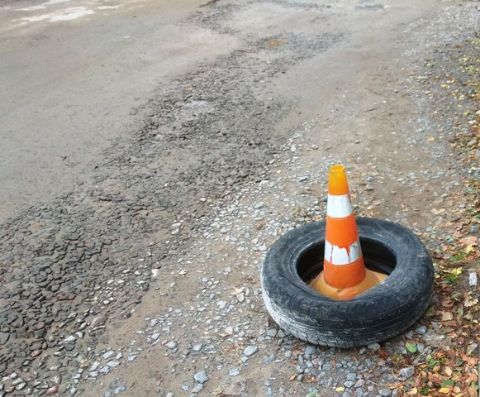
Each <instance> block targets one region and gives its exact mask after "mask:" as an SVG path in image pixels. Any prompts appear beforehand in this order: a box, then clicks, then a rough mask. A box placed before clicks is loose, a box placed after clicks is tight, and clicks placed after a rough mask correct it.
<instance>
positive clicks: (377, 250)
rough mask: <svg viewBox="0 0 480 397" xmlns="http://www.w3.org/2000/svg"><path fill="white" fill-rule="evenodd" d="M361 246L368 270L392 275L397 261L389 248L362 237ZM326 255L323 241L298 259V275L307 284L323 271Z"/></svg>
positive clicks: (311, 247)
mask: <svg viewBox="0 0 480 397" xmlns="http://www.w3.org/2000/svg"><path fill="white" fill-rule="evenodd" d="M360 245H361V247H362V254H363V258H364V260H365V265H366V267H367V268H368V269H370V270H375V271H376V272H380V273H384V274H391V273H392V271H393V269H395V266H396V264H397V259H396V257H395V254H394V253H393V251H392V250H391V249H390V248H389V247H387V246H386V245H385V244H383V243H381V242H379V241H376V240H372V239H369V238H362V237H360ZM324 254H325V240H321V241H319V242H318V243H317V244H314V245H312V246H310V247H309V248H308V249H306V250H305V251H304V252H302V254H301V255H300V257H299V258H298V261H297V266H296V267H297V273H298V275H299V277H300V278H301V279H302V280H303V281H304V282H305V283H307V284H309V283H310V282H311V281H312V280H313V279H314V278H315V277H316V276H317V275H318V274H319V273H320V272H321V271H322V270H323V257H324Z"/></svg>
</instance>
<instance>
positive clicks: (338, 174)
mask: <svg viewBox="0 0 480 397" xmlns="http://www.w3.org/2000/svg"><path fill="white" fill-rule="evenodd" d="M348 192H349V191H348V182H347V174H346V172H345V167H344V166H343V165H342V164H334V165H332V166H331V167H330V170H329V172H328V193H329V194H332V195H342V194H348Z"/></svg>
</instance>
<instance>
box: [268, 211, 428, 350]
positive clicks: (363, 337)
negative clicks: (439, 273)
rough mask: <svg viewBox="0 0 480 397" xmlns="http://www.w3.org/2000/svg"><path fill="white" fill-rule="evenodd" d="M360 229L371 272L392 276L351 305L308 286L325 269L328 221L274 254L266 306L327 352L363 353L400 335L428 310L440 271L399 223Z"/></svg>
mask: <svg viewBox="0 0 480 397" xmlns="http://www.w3.org/2000/svg"><path fill="white" fill-rule="evenodd" d="M357 225H358V231H359V235H360V245H361V246H362V252H363V257H364V259H365V262H366V264H367V267H369V268H372V269H374V270H383V271H384V272H387V273H390V275H389V277H388V278H387V279H386V280H385V281H384V282H383V283H381V284H380V285H378V286H376V287H375V288H372V289H371V290H369V291H367V292H365V293H364V294H362V295H360V296H358V297H356V298H354V299H352V300H349V301H335V300H332V299H329V298H327V297H324V296H322V295H320V294H318V293H317V292H315V291H314V290H313V289H311V288H310V287H309V286H308V285H307V283H306V282H308V281H309V280H310V279H312V278H313V277H314V276H315V275H316V274H318V273H319V271H320V270H321V269H322V267H323V250H324V247H323V246H324V236H325V222H315V223H310V224H307V225H305V226H302V227H299V228H297V229H294V230H291V231H289V232H288V233H286V234H285V235H283V236H282V237H281V238H280V239H279V240H277V241H276V242H275V244H274V245H273V246H272V248H271V249H270V251H269V252H268V254H267V257H266V259H265V262H264V264H263V267H262V274H261V281H262V292H263V300H264V302H265V306H266V308H267V310H268V312H269V313H270V315H271V317H272V318H273V320H274V321H275V322H276V323H277V324H278V325H279V326H280V327H281V328H282V329H284V330H285V331H286V332H287V333H290V334H292V335H294V336H296V337H297V338H299V339H302V340H305V341H308V342H310V343H314V344H319V345H325V346H335V347H341V348H348V347H353V346H363V345H368V344H370V343H374V342H381V341H384V340H386V339H388V338H390V337H392V336H395V335H398V334H399V333H401V332H403V331H404V330H406V329H407V328H409V327H410V326H411V325H413V324H414V323H415V322H416V321H417V320H418V319H419V318H420V317H421V316H422V314H423V313H424V312H425V311H426V309H427V307H428V305H429V302H430V299H431V295H432V290H433V275H434V271H433V266H432V260H431V258H430V256H429V255H428V252H427V250H426V249H425V247H424V245H423V244H422V242H421V241H420V240H419V239H418V238H417V237H416V236H415V235H414V234H413V233H412V232H411V231H410V230H408V229H406V228H405V227H403V226H401V225H398V224H395V223H392V222H387V221H383V220H379V219H372V218H357ZM304 280H305V281H304Z"/></svg>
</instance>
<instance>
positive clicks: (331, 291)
mask: <svg viewBox="0 0 480 397" xmlns="http://www.w3.org/2000/svg"><path fill="white" fill-rule="evenodd" d="M365 270H366V272H365V278H364V279H363V280H362V281H360V283H358V284H357V285H354V286H353V287H348V288H335V287H332V286H331V285H330V284H328V283H327V282H326V281H325V274H324V272H323V271H322V272H320V274H319V275H318V276H317V277H316V278H315V279H314V280H313V281H312V282H311V283H310V287H311V288H313V289H314V290H315V291H317V292H319V293H320V294H322V295H323V296H326V297H328V298H331V299H335V300H341V301H343V300H349V299H353V298H354V297H356V296H357V295H360V294H362V293H363V292H365V291H366V290H368V289H370V288H373V287H375V286H376V285H378V284H380V283H381V282H382V281H383V280H385V279H386V278H387V275H386V274H383V273H379V272H375V271H373V270H369V269H365Z"/></svg>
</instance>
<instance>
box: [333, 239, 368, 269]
mask: <svg viewBox="0 0 480 397" xmlns="http://www.w3.org/2000/svg"><path fill="white" fill-rule="evenodd" d="M361 255H362V251H361V249H360V243H359V242H358V241H355V242H354V243H353V244H352V245H350V247H348V251H347V249H346V248H340V247H337V246H336V245H332V244H330V242H328V241H325V260H326V261H328V262H329V263H331V264H332V265H349V264H350V263H353V262H355V261H356V260H357V259H359V258H360V256H361Z"/></svg>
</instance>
